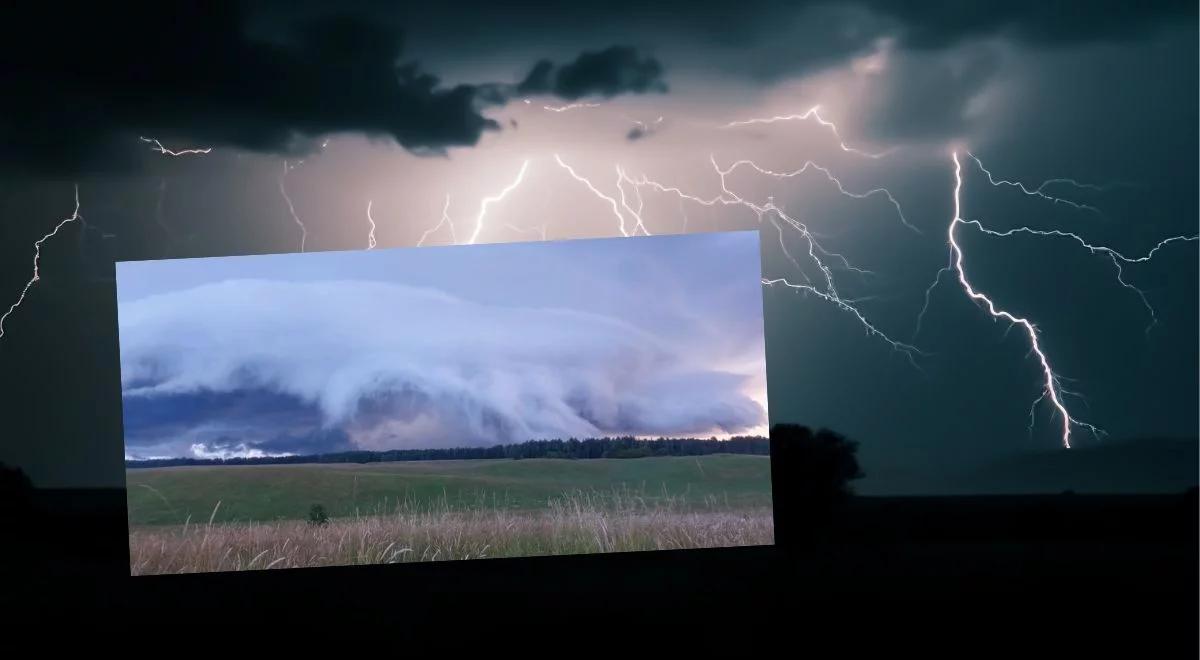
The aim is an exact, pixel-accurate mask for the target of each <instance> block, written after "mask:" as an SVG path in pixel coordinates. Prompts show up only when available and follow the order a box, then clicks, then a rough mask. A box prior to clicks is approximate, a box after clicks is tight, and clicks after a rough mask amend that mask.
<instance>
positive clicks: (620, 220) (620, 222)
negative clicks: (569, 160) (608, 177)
mask: <svg viewBox="0 0 1200 660" xmlns="http://www.w3.org/2000/svg"><path fill="white" fill-rule="evenodd" d="M554 162H556V163H558V166H559V167H561V168H563V169H564V170H566V171H567V174H570V175H571V178H573V179H575V180H576V181H578V182H580V183H582V184H583V185H585V186H587V189H588V190H590V191H591V192H592V194H593V195H595V196H596V197H599V198H600V199H602V200H604V201H605V202H607V203H608V205H609V206H610V207H611V208H612V212H613V215H614V216H616V218H617V230H618V231H620V232H621V235H622V236H626V237H627V236H629V232H627V231H625V216H623V215H621V209H620V207H618V206H617V200H615V199H613V198H612V197H610V196H608V195H605V194H604V193H602V192H600V190H599V189H598V188H596V186H595V185H593V184H592V182H591V181H589V180H588V179H587V178H586V177H584V176H581V175H580V174H579V173H577V172H576V171H575V169H574V168H572V167H571V166H570V165H568V164H566V163H565V162H563V159H562V158H561V157H560V156H559V155H558V154H554ZM619 175H620V170H619V169H618V179H617V180H618V182H619V181H620V176H619ZM618 187H620V186H619V185H618Z"/></svg>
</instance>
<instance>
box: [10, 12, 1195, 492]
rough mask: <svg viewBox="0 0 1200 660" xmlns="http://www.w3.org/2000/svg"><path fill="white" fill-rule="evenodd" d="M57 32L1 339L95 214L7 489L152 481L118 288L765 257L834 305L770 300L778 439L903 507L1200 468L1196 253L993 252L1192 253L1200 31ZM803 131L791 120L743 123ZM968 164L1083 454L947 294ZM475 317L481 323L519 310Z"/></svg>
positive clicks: (169, 24)
mask: <svg viewBox="0 0 1200 660" xmlns="http://www.w3.org/2000/svg"><path fill="white" fill-rule="evenodd" d="M3 11H5V12H6V13H10V12H14V10H12V9H5V10H3ZM36 11H37V12H38V13H30V11H29V10H23V11H22V12H21V14H20V15H17V14H15V13H14V14H13V15H11V16H10V15H5V16H4V17H3V19H4V20H2V21H0V26H2V27H0V31H3V35H0V36H3V37H4V38H2V39H0V52H2V53H3V57H0V62H3V64H0V72H2V73H0V78H2V79H3V80H4V82H5V97H6V98H5V103H4V105H3V106H2V107H0V292H2V291H8V293H7V294H4V295H2V296H0V300H3V301H4V304H3V305H0V312H2V311H3V310H5V309H7V307H8V305H9V304H11V303H10V301H9V299H10V298H11V300H12V301H15V300H17V299H18V296H19V294H20V293H21V290H22V287H23V286H24V285H25V283H26V282H27V281H29V278H30V275H31V274H32V265H33V256H34V249H35V246H34V242H35V241H37V240H38V239H40V238H42V237H43V236H44V235H45V234H46V233H47V232H49V231H50V230H52V229H54V227H55V226H56V225H57V223H58V222H59V221H60V220H62V219H64V218H66V217H68V216H70V214H71V212H72V209H73V207H74V192H73V191H74V186H75V185H76V184H77V185H78V190H79V201H80V213H81V216H82V220H80V221H77V222H73V223H69V224H68V225H65V226H64V227H63V228H62V229H61V230H60V231H59V233H58V234H57V235H55V236H54V237H53V238H51V239H49V240H47V241H46V242H45V243H44V244H43V246H42V250H41V261H40V275H41V277H40V279H39V280H38V281H37V282H36V283H35V284H34V285H33V286H32V287H31V288H30V290H29V293H28V296H27V297H26V298H25V299H24V301H23V303H22V305H21V306H20V307H18V308H17V309H16V310H14V312H13V313H12V314H11V315H10V316H9V317H8V318H7V319H6V321H5V322H4V333H5V334H4V336H3V337H0V388H2V393H3V395H4V398H5V401H6V408H5V409H6V423H7V426H6V428H5V430H4V431H3V436H2V437H3V440H2V441H0V460H3V461H5V462H8V463H15V464H17V465H21V466H23V467H24V468H26V470H27V471H29V472H30V473H31V474H32V476H33V478H34V480H35V481H36V482H38V483H40V484H43V485H58V486H71V485H97V484H99V485H104V484H120V483H121V482H122V476H121V475H122V471H121V468H122V464H121V453H120V451H121V437H122V429H121V412H120V411H121V406H120V403H121V392H120V384H121V380H120V379H121V376H120V368H119V367H120V363H121V359H122V358H120V357H118V352H117V317H116V305H115V303H114V301H115V299H116V291H115V281H114V275H113V273H114V266H113V262H114V261H127V260H150V259H163V258H171V257H211V256H224V255H249V254H271V253H286V252H296V251H299V250H300V249H301V246H302V241H303V248H304V250H305V251H308V252H322V251H336V250H362V249H365V248H367V247H368V246H369V245H370V244H371V241H372V240H374V241H375V243H376V244H377V246H378V247H377V249H379V248H388V247H401V246H413V245H416V244H418V243H422V244H423V245H425V246H435V245H447V244H450V243H452V242H457V243H466V242H475V243H479V244H485V243H507V242H517V241H536V240H541V239H543V238H545V239H547V240H556V239H569V238H584V237H615V236H622V235H624V234H638V235H641V234H643V233H650V234H654V235H659V234H678V233H693V232H707V231H712V230H727V229H748V230H754V229H757V230H759V231H760V232H761V235H760V240H761V246H762V275H763V277H764V278H766V279H768V280H776V279H778V278H786V280H787V282H788V283H790V284H794V285H800V286H808V287H811V288H810V289H809V290H807V291H806V290H804V289H797V288H793V287H789V286H786V285H783V284H776V285H773V286H768V287H766V288H765V289H764V291H763V292H762V294H761V301H762V304H763V314H764V328H765V335H766V353H767V376H768V382H769V395H770V421H771V422H797V423H803V424H809V425H813V426H829V427H831V428H834V429H836V430H838V431H840V432H842V433H845V434H847V435H848V436H850V437H852V438H854V439H856V440H858V441H860V442H861V450H860V451H861V458H862V460H863V462H864V469H865V471H866V473H867V475H868V476H867V478H866V479H865V480H864V482H863V486H864V489H865V490H871V491H873V492H939V491H941V490H944V489H946V488H949V486H947V485H946V483H947V480H948V479H952V478H954V479H959V481H961V480H962V479H964V478H966V477H964V476H963V475H971V474H978V471H979V470H985V471H986V470H988V469H990V468H989V467H988V466H989V465H995V464H997V463H998V462H999V463H1004V462H1007V463H1005V464H1011V462H1012V461H1014V460H1018V459H1021V457H1023V456H1028V455H1032V454H1037V455H1050V456H1053V457H1055V460H1064V459H1060V458H1059V457H1060V456H1061V455H1063V452H1071V453H1070V454H1067V455H1070V456H1085V455H1087V452H1089V451H1093V450H1096V449H1098V448H1105V447H1112V446H1117V445H1122V443H1128V442H1131V441H1134V440H1137V439H1142V438H1163V437H1173V438H1189V439H1190V438H1194V437H1195V436H1196V434H1197V414H1198V411H1197V400H1198V399H1200V388H1198V385H1197V381H1198V378H1197V373H1198V371H1200V359H1198V354H1197V346H1198V342H1197V334H1198V319H1197V317H1198V312H1197V307H1198V306H1197V298H1198V296H1200V292H1198V288H1197V280H1198V278H1200V274H1198V271H1197V262H1198V258H1197V256H1198V255H1197V245H1198V242H1197V241H1195V240H1190V241H1188V240H1180V241H1176V242H1173V243H1170V244H1168V245H1166V246H1165V247H1163V248H1162V249H1160V250H1158V251H1156V252H1154V254H1153V258H1152V259H1149V260H1145V261H1130V262H1124V261H1120V262H1114V260H1113V257H1112V255H1111V253H1108V252H1104V251H1095V250H1089V249H1087V248H1086V247H1085V246H1083V245H1080V244H1079V243H1078V242H1076V241H1075V240H1074V239H1073V238H1071V237H1069V236H1065V235H1062V234H1059V235H1049V236H1044V235H1042V236H1039V235H1035V234H1032V233H1029V232H1028V231H1025V232H1020V231H1018V232H1017V233H1011V234H1009V235H997V234H1005V233H1008V232H1012V231H1013V230H1019V229H1020V228H1027V229H1032V230H1037V231H1043V232H1049V231H1058V232H1071V233H1073V234H1076V235H1078V236H1079V237H1081V238H1082V239H1083V240H1085V241H1086V242H1088V243H1089V244H1090V245H1093V246H1108V247H1111V248H1112V249H1114V250H1117V251H1119V252H1120V254H1121V255H1124V256H1127V257H1129V258H1130V259H1138V258H1140V257H1143V256H1146V255H1147V254H1149V253H1150V251H1151V250H1152V249H1153V248H1154V247H1155V246H1156V245H1157V244H1158V243H1159V241H1161V240H1163V239H1165V238H1168V237H1176V236H1177V237H1192V236H1195V235H1196V234H1197V230H1198V228H1197V224H1198V223H1197V218H1198V217H1200V209H1198V205H1197V189H1196V182H1197V180H1198V179H1200V168H1198V163H1197V143H1198V134H1197V125H1198V114H1200V110H1198V98H1200V92H1198V87H1197V76H1198V64H1197V57H1196V53H1197V10H1196V6H1195V3H1194V2H1175V1H1164V2H1154V1H1150V2H1141V3H1132V4H1131V3H1122V2H1099V3H1097V2H1086V3H1085V2H1078V3H1071V2H1067V3H1044V2H1034V1H1032V0H1029V1H1014V2H1005V3H985V4H978V3H957V4H953V3H951V4H947V3H943V2H904V3H900V2H897V3H888V2H882V1H880V0H864V1H862V2H855V3H836V4H835V3H821V2H799V3H791V2H787V3H785V2H773V1H766V0H764V1H759V0H750V1H748V2H742V3H738V4H737V5H736V7H731V6H730V5H728V4H727V3H693V2H689V3H684V2H671V1H668V2H664V3H652V6H651V5H647V4H646V3H630V2H623V1H621V0H618V1H616V2H604V3H599V2H597V3H592V2H577V3H570V4H569V5H563V6H561V7H556V6H553V5H551V4H548V3H522V4H521V5H519V6H516V7H510V6H500V5H495V6H493V3H482V2H461V1H460V2H453V1H452V2H444V3H435V4H434V5H429V4H427V3H426V4H422V5H420V6H417V5H413V6H412V7H401V6H397V5H394V4H392V3H380V2H347V3H339V4H338V8H337V11H336V12H335V11H332V10H331V9H330V8H329V6H328V5H327V4H326V3H317V2H300V3H296V2H287V3H283V2H278V3H274V2H258V3H250V4H241V3H234V2H221V3H206V4H205V6H204V8H203V10H183V9H179V8H176V7H174V6H172V5H170V4H166V3H157V4H154V5H148V6H147V7H145V8H144V9H143V10H142V11H128V12H121V15H120V16H117V15H115V14H113V15H110V14H108V13H107V10H105V9H103V8H96V9H91V10H87V11H86V12H85V13H83V14H71V13H69V12H64V11H60V10H59V9H57V8H54V7H49V6H47V7H46V8H45V9H40V10H36ZM814 106H819V111H818V113H817V114H811V113H810V114H807V118H801V117H803V116H805V115H806V113H808V111H809V110H810V109H811V108H813V107H814ZM773 117H794V118H792V119H780V120H778V121H773V122H752V121H751V120H754V119H769V118H773ZM141 137H146V138H149V139H151V140H159V141H160V144H161V145H163V146H164V147H165V148H167V149H171V150H180V149H186V148H204V149H211V151H210V152H208V153H206V154H188V155H182V156H178V157H175V156H170V155H168V154H166V153H163V152H162V151H161V150H156V144H155V143H154V142H144V141H142V140H140V139H139V138H141ZM955 153H957V154H958V156H959V159H960V163H961V177H962V186H961V190H960V194H959V201H960V203H961V212H960V214H959V216H960V218H961V219H962V220H964V221H966V220H975V221H978V222H979V223H981V225H969V224H961V223H960V224H958V225H957V228H956V236H957V241H958V243H959V245H960V246H961V256H962V257H963V266H964V271H965V272H966V274H967V275H968V276H969V277H970V281H971V283H972V284H973V285H974V286H975V288H976V289H978V290H979V291H982V292H984V293H986V295H988V296H990V297H991V299H992V300H994V301H995V302H996V303H997V304H998V305H999V307H1000V308H1002V309H1004V310H1006V311H1009V312H1011V313H1013V314H1014V315H1017V316H1020V317H1022V318H1028V319H1030V320H1031V322H1032V323H1034V324H1035V325H1036V328H1037V331H1038V336H1039V341H1040V346H1041V348H1042V349H1043V350H1044V352H1045V354H1046V356H1047V357H1048V359H1049V362H1050V364H1051V365H1052V367H1053V369H1054V370H1055V372H1056V373H1057V374H1058V375H1059V376H1060V377H1061V380H1060V383H1061V390H1062V391H1061V392H1060V393H1061V398H1062V401H1063V402H1064V404H1065V405H1066V406H1067V407H1068V408H1069V410H1070V412H1071V414H1072V415H1073V416H1074V417H1075V418H1077V419H1078V420H1079V421H1080V422H1086V423H1088V424H1092V425H1094V426H1096V427H1098V428H1100V429H1102V430H1103V431H1105V432H1106V433H1107V434H1100V435H1098V436H1093V434H1092V433H1090V432H1089V431H1088V429H1087V428H1086V427H1083V426H1075V427H1074V428H1073V435H1072V444H1073V446H1074V447H1075V448H1074V449H1071V450H1066V449H1063V448H1062V442H1061V437H1060V435H1061V429H1060V421H1061V418H1060V417H1057V411H1056V409H1055V408H1054V407H1053V406H1052V405H1050V403H1049V402H1048V401H1046V400H1045V398H1044V397H1042V398H1039V397H1041V396H1042V394H1043V393H1044V390H1043V382H1044V381H1043V376H1042V373H1041V370H1040V366H1039V363H1038V360H1037V359H1036V356H1034V355H1031V354H1030V341H1029V337H1028V335H1027V334H1025V332H1024V330H1023V328H1022V327H1020V326H1017V327H1011V325H1010V324H1009V323H1007V322H1006V321H1003V320H996V319H994V318H992V317H991V316H990V315H989V314H988V312H987V311H986V309H984V308H981V306H980V305H979V304H978V303H977V302H975V301H972V300H971V299H970V298H969V297H968V295H967V294H966V292H965V291H964V288H963V287H962V286H961V284H960V282H959V281H958V279H957V277H956V273H943V274H942V276H941V278H940V279H939V280H937V282H938V283H937V285H936V286H935V287H933V288H932V289H931V290H930V289H929V287H930V284H931V283H933V282H934V281H935V278H936V277H937V276H938V273H939V269H942V268H944V267H945V266H947V264H948V263H950V257H951V254H950V249H949V245H948V233H947V232H948V229H949V228H950V225H951V221H952V220H953V219H954V218H955V189H956V180H955V167H954V162H953V160H952V154H955ZM968 153H969V154H973V155H974V156H976V157H978V158H979V163H982V165H983V166H984V167H987V168H988V170H990V172H991V174H992V179H991V180H989V178H988V174H987V172H985V171H984V170H983V169H982V168H981V167H980V165H979V163H977V162H976V161H974V160H973V159H971V158H970V157H969V156H968ZM741 161H746V162H741ZM739 163H740V164H739ZM731 168H732V169H731ZM721 172H727V173H726V174H724V175H722V174H721ZM793 172H798V173H796V174H795V175H794V176H783V175H784V174H790V173H793ZM1065 179H1070V181H1067V180H1065ZM1005 181H1007V182H1013V183H1016V182H1020V183H1022V184H1023V185H1024V186H1025V187H1024V189H1022V188H1020V187H1017V186H1015V185H1009V184H1006V183H1003V182H1005ZM993 182H994V184H993ZM1043 182H1046V183H1045V185H1043ZM1076 184H1085V185H1082V186H1081V185H1076ZM502 193H503V194H502ZM1030 193H1034V194H1030ZM500 197H503V198H502V199H499V198H500ZM368 205H369V208H370V216H368ZM443 218H445V221H443ZM789 219H790V221H789ZM372 224H373V225H374V234H373V235H372V234H371V233H370V232H371V230H372ZM981 227H982V228H986V229H987V230H989V231H992V232H994V233H993V234H988V233H985V231H984V230H983V229H981ZM430 230H433V231H430ZM805 232H807V233H805ZM647 240H649V239H647ZM433 252H434V253H436V252H437V249H436V248H433ZM446 252H447V253H449V252H451V250H447V251H446ZM462 252H463V253H470V252H471V250H466V249H464V250H462ZM379 254H380V255H382V254H384V253H383V252H380V253H379ZM371 256H372V257H376V256H377V255H371ZM197 263H199V262H197ZM1117 266H1120V270H1118V269H1117ZM602 277H604V278H608V279H610V280H611V281H612V282H618V281H620V280H618V279H614V278H617V275H615V274H612V273H608V274H605V275H604V276H602ZM1118 278H1120V279H1118ZM479 284H480V286H481V287H483V288H480V289H479V290H478V292H477V294H476V297H471V296H469V295H468V294H467V293H466V292H460V294H461V295H463V296H465V297H467V298H469V299H473V300H486V299H487V298H488V297H492V298H494V299H500V298H495V297H497V296H502V295H503V293H502V291H503V290H504V289H505V287H504V286H502V285H500V284H497V283H494V282H480V283H479ZM629 286H630V288H631V289H632V290H636V288H637V287H636V286H634V285H632V284H631V285H629ZM831 291H832V292H834V293H833V295H831V293H830V292H831ZM927 291H928V309H927V310H926V312H925V313H924V315H921V314H920V312H921V310H922V307H923V306H924V305H925V303H926V299H927ZM484 294H486V295H484ZM822 294H823V295H822ZM279 295H283V294H282V293H280V294H279ZM264 297H265V298H270V297H271V296H269V295H268V296H264ZM918 318H920V319H921V322H920V326H919V331H918ZM389 320H392V321H394V322H402V321H400V320H398V319H389ZM867 324H869V326H870V328H874V329H876V330H878V331H879V332H880V333H882V334H883V335H885V337H882V336H880V335H879V334H873V333H872V332H871V331H870V328H868V325H867ZM888 339H890V340H892V341H894V342H901V343H903V344H905V345H911V346H912V347H913V350H908V349H903V348H902V349H901V350H898V349H897V348H895V347H894V346H893V344H891V343H889V341H888ZM1035 402H1037V403H1036V404H1035ZM275 403H276V404H279V405H283V404H282V403H281V402H275ZM266 404H267V402H264V405H266ZM1031 406H1032V414H1031ZM1153 444H1154V443H1149V444H1148V445H1147V444H1145V443H1141V444H1137V446H1136V447H1135V448H1134V450H1133V451H1134V453H1139V452H1141V453H1143V454H1144V453H1147V452H1148V453H1153V452H1154V451H1155V449H1154V446H1153ZM1193 445H1194V441H1193ZM1193 463H1194V461H1193ZM1193 473H1194V471H1193ZM997 474H998V473H997ZM1006 474H1007V475H1008V476H1006V477H1004V478H1005V479H1006V480H1007V482H1006V485H1007V486H1009V487H1011V488H1014V489H1020V488H1022V487H1023V486H1025V485H1028V484H1030V483H1032V482H1031V481H1026V480H1025V476H1024V475H1023V474H1022V473H1021V472H1019V471H1017V472H1010V473H1006ZM1114 487H1115V488H1120V486H1119V485H1117V486H1114Z"/></svg>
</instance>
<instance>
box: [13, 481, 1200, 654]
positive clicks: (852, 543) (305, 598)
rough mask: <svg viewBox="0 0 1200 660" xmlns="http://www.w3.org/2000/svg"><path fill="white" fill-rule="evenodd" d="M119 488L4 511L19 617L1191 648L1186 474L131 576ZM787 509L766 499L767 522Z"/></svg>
mask: <svg viewBox="0 0 1200 660" xmlns="http://www.w3.org/2000/svg"><path fill="white" fill-rule="evenodd" d="M124 503H125V495H124V492H123V491H88V492H67V493H61V492H60V493H54V492H42V493H41V494H40V495H39V507H40V510H39V514H38V515H37V516H35V518H34V521H33V523H32V524H31V525H25V526H24V527H23V528H22V527H18V526H15V525H10V526H8V527H7V528H6V529H5V530H4V537H5V538H4V547H5V548H6V550H5V552H6V553H7V554H8V556H7V557H6V558H5V560H4V566H5V574H4V575H3V580H4V582H3V589H0V601H7V602H6V603H3V604H5V605H12V606H16V608H18V609H15V610H14V612H16V613H18V614H19V615H20V616H23V617H28V619H29V620H30V621H34V622H43V623H45V622H62V621H71V622H74V624H86V623H89V622H94V623H97V624H105V622H107V621H113V622H119V623H120V624H121V625H124V626H129V625H134V626H137V627H138V628H139V629H151V628H152V627H153V626H155V625H158V624H161V625H164V626H179V625H186V626H187V627H189V628H190V627H192V626H199V627H200V628H204V627H206V626H209V625H215V626H217V627H218V628H223V627H225V626H227V624H229V623H230V622H235V621H236V622H239V623H244V624H248V625H252V626H253V627H255V628H256V629H257V628H258V627H259V626H272V625H285V626H290V627H292V628H296V627H299V628H300V629H305V628H306V627H307V626H309V625H315V626H317V627H318V628H319V629H321V630H331V631H336V630H338V629H339V626H340V625H341V624H343V623H345V624H352V625H353V626H354V627H355V629H359V628H360V627H361V625H362V624H365V623H369V624H370V625H371V626H372V627H375V628H376V629H379V630H388V631H391V632H392V633H396V634H399V633H401V632H403V633H405V634H409V633H411V634H430V633H432V632H434V631H447V630H448V631H451V632H453V631H455V630H463V629H465V628H464V627H466V628H469V629H471V630H473V631H484V630H493V629H495V630H505V631H509V632H511V633H512V634H517V635H518V638H520V636H521V635H524V634H525V633H522V632H521V631H526V632H528V633H530V634H536V635H538V636H540V635H543V634H548V633H552V632H554V633H555V634H567V633H571V631H576V632H577V633H578V634H583V635H593V634H596V633H597V632H599V631H601V630H603V631H608V632H609V633H613V634H617V635H624V634H630V635H634V634H636V635H641V634H643V633H650V632H653V634H654V635H655V636H656V637H660V638H681V639H684V638H697V639H698V637H705V638H707V636H711V635H724V636H729V637H731V638H739V637H740V638H745V637H746V635H747V634H748V633H750V632H753V634H754V639H755V640H762V639H763V636H767V637H776V638H777V639H783V640H794V641H795V642H796V643H797V644H798V645H799V646H800V647H804V646H806V645H807V644H809V643H815V642H814V641H813V640H812V637H813V636H817V637H821V636H828V639H826V640H825V642H824V643H834V644H835V646H839V647H842V648H844V650H846V651H847V652H851V653H850V655H856V654H854V653H852V651H853V650H854V649H855V648H857V647H859V646H860V645H864V644H871V645H874V644H881V643H882V644H885V645H887V644H891V643H893V642H895V643H899V641H900V640H902V639H903V640H906V644H911V643H914V642H917V643H928V642H937V641H944V640H952V639H963V640H965V643H968V644H976V645H978V647H974V646H972V647H961V646H960V647H958V648H959V649H960V650H961V651H963V652H967V653H968V657H969V656H973V655H974V651H983V650H993V651H994V650H996V648H997V647H998V646H1004V645H1012V648H1014V649H1016V650H1019V649H1024V650H1025V653H1026V655H1024V656H1023V657H1043V656H1045V655H1049V654H1050V653H1051V650H1052V649H1056V648H1058V649H1063V650H1069V651H1071V652H1072V653H1083V652H1100V653H1101V657H1107V656H1108V655H1109V654H1110V653H1113V652H1116V651H1117V650H1119V649H1124V650H1126V651H1127V652H1129V653H1136V654H1137V655H1138V656H1139V657H1153V658H1164V657H1188V658H1195V657H1197V621H1198V615H1200V611H1198V608H1197V584H1198V579H1200V576H1198V571H1197V499H1196V493H1195V491H1194V490H1193V491H1191V492H1189V493H1187V494H1178V495H1164V496H1159V495H1135V496H1093V495H1070V494H1067V495H1055V496H991V497H955V498H865V497H864V498H857V499H856V500H854V501H853V502H852V503H851V504H850V506H849V508H848V509H847V510H846V511H845V512H844V513H842V514H841V515H840V516H839V518H838V522H837V523H836V526H835V528H834V529H832V530H830V531H829V532H827V533H826V534H825V535H824V537H823V538H822V539H821V540H806V541H804V542H802V543H800V544H798V545H794V546H793V547H773V548H772V547H751V548H733V549H728V550H694V551H668V552H648V553H625V554H615V555H593V556H578V557H547V558H537V559H490V560H482V561H470V562H437V563H432V564H414V565H393V566H362V567H344V568H341V567H332V568H318V569H298V570H283V571H269V572H248V573H217V574H207V575H179V576H148V577H139V578H130V577H129V575H128V571H129V564H128V545H127V537H126V522H125V509H124ZM778 513H779V512H778V510H777V514H778ZM785 516H786V514H785ZM788 524H793V525H794V522H789V521H788V520H784V519H779V518H777V520H776V529H777V532H779V531H781V530H782V528H783V526H785V525H788ZM785 538H786V535H785ZM202 622H208V623H202ZM289 629H290V628H289ZM638 630H641V631H642V632H636V631H638ZM885 630H887V631H891V632H889V633H887V634H884V633H883V632H882V631H885ZM589 631H590V632H589ZM721 631H724V632H721ZM835 631H837V632H835ZM571 634H575V633H571ZM896 635H899V636H900V637H896ZM971 640H973V641H971ZM1035 640H1036V641H1035ZM693 641H696V640H693ZM744 643H748V642H744ZM824 643H823V644H824ZM956 643H958V642H956ZM743 648H744V650H746V651H748V650H749V649H750V647H743Z"/></svg>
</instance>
